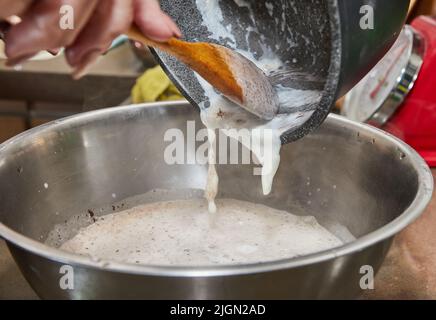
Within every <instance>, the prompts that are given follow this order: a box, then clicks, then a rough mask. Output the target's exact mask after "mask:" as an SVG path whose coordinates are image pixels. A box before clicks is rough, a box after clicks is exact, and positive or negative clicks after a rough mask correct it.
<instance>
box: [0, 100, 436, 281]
mask: <svg viewBox="0 0 436 320" xmlns="http://www.w3.org/2000/svg"><path fill="white" fill-rule="evenodd" d="M189 105H190V104H189V103H188V102H187V101H186V102H183V101H173V102H165V103H148V104H140V105H130V106H122V107H114V108H108V109H101V110H97V111H91V112H86V113H81V114H78V115H74V116H71V117H67V118H64V119H61V120H56V121H53V122H50V123H47V124H45V125H42V126H39V127H36V128H33V129H31V130H29V131H26V132H24V133H21V134H19V135H17V136H16V137H14V138H12V139H10V140H8V141H6V142H5V143H3V144H1V145H0V160H1V158H2V153H3V152H4V151H5V150H7V149H8V148H11V147H13V146H14V145H16V144H18V143H19V142H23V141H25V140H26V139H32V138H33V137H35V136H37V135H38V134H42V133H43V132H45V131H47V130H51V129H52V128H54V127H57V126H67V125H75V124H76V125H77V124H82V123H88V122H90V121H97V120H98V119H101V117H102V116H108V115H111V114H118V113H119V114H125V113H131V112H132V113H135V112H140V111H141V110H144V109H147V108H156V107H159V108H174V107H177V108H180V106H189ZM326 121H327V122H329V123H333V124H337V125H338V126H342V127H343V128H353V129H354V130H356V131H360V132H367V133H371V134H372V135H374V136H376V137H377V138H379V139H382V140H385V141H386V142H388V143H390V144H393V145H394V146H396V147H397V148H398V149H399V150H400V151H401V152H403V153H404V154H405V155H406V157H408V158H409V161H410V162H411V164H412V166H413V167H414V169H415V171H416V174H417V176H418V181H419V186H418V190H417V194H416V197H415V199H414V200H413V202H412V203H411V204H410V206H409V207H408V208H407V209H406V210H405V211H404V212H403V213H402V214H401V215H400V216H398V217H397V218H396V219H394V220H393V221H391V222H390V223H388V224H386V225H384V226H383V227H381V228H379V229H377V230H375V231H373V232H371V233H368V234H366V235H364V236H362V237H360V238H358V239H356V240H355V241H352V242H350V243H347V244H345V245H343V246H340V247H337V248H333V249H329V250H325V251H321V252H317V253H313V254H310V255H305V256H302V257H297V258H288V259H282V260H275V261H269V262H263V263H255V264H239V265H219V266H198V267H192V266H157V265H156V266H154V265H137V264H128V263H121V262H114V261H108V260H95V259H92V258H91V257H87V256H81V255H78V254H74V253H69V252H65V251H62V250H60V249H57V248H54V247H50V246H48V245H46V244H43V243H41V242H38V241H36V240H34V239H31V238H29V237H26V236H24V235H22V234H20V233H19V232H17V231H14V230H12V229H11V228H9V227H7V226H6V225H5V224H3V223H2V222H0V237H3V238H4V240H6V242H7V243H8V245H10V244H12V245H14V246H16V247H18V248H21V249H23V250H25V251H28V252H30V253H32V254H34V255H37V256H40V257H43V258H46V259H49V260H51V261H55V262H57V263H59V264H62V265H71V266H77V267H83V268H92V269H98V270H104V271H112V272H118V273H129V274H137V275H144V276H167V277H216V276H236V275H243V274H254V273H262V272H270V271H277V270H284V269H289V268H297V267H303V266H307V265H310V264H316V263H321V262H325V261H328V260H331V259H334V258H337V257H340V256H345V255H348V254H352V253H355V252H359V251H362V250H364V249H366V248H368V247H370V246H372V245H375V244H377V243H379V242H382V241H384V240H387V239H389V238H392V237H393V236H395V235H396V234H397V233H398V232H400V231H401V230H403V229H404V228H406V227H407V226H408V225H409V224H411V223H412V222H413V221H415V220H416V219H417V218H418V217H419V216H420V215H421V214H422V213H423V211H424V210H425V208H426V207H427V205H428V203H429V202H430V200H431V197H432V194H433V187H434V180H433V175H432V173H431V170H430V168H429V167H428V165H427V163H426V162H425V161H424V160H423V159H422V158H421V156H420V155H419V154H418V153H417V152H416V151H415V150H413V149H412V148H411V147H410V146H408V145H407V144H406V143H404V142H403V141H401V140H399V139H398V138H396V137H394V136H392V135H391V134H388V133H386V132H383V131H381V130H379V129H377V128H375V127H371V126H369V125H366V124H361V123H357V122H354V121H351V120H348V119H346V118H344V117H342V116H338V115H330V116H329V117H328V119H327V120H326Z"/></svg>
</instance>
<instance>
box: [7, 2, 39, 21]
mask: <svg viewBox="0 0 436 320" xmlns="http://www.w3.org/2000/svg"><path fill="white" fill-rule="evenodd" d="M32 2H33V0H0V19H1V20H4V19H6V18H8V17H10V16H13V15H16V16H20V15H21V14H22V13H23V12H25V11H26V9H27V8H28V7H29V6H30V5H31V4H32Z"/></svg>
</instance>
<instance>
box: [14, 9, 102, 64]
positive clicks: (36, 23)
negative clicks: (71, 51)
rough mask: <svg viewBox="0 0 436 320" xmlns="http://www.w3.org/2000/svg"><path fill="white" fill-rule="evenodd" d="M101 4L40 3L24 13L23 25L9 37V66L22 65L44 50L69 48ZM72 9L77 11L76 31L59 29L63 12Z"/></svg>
mask: <svg viewBox="0 0 436 320" xmlns="http://www.w3.org/2000/svg"><path fill="white" fill-rule="evenodd" d="M97 3H98V0H38V1H36V2H35V3H34V4H33V6H32V8H31V10H29V11H27V12H26V13H24V15H23V16H22V22H21V23H19V24H17V25H15V26H13V27H12V28H11V29H10V30H9V31H8V33H7V35H6V55H7V56H8V57H9V59H10V61H9V64H12V63H20V62H21V61H23V60H26V59H28V58H29V57H32V56H33V55H35V54H36V53H38V52H39V51H42V50H50V49H57V48H61V47H66V46H68V45H70V44H71V43H72V42H73V41H74V39H75V38H76V36H77V35H78V34H79V33H80V31H81V30H82V29H83V27H84V26H85V24H86V23H87V21H88V20H89V18H90V16H91V14H92V12H93V11H94V9H95V7H96V5H97ZM63 5H70V6H71V7H72V8H73V10H74V28H73V30H63V29H62V28H61V27H60V24H59V22H60V18H61V15H60V8H61V7H62V6H63Z"/></svg>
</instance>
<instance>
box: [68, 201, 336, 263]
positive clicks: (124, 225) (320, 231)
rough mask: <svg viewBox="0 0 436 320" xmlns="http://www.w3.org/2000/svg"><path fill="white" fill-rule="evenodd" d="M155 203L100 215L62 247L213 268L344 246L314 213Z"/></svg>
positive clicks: (245, 204)
mask: <svg viewBox="0 0 436 320" xmlns="http://www.w3.org/2000/svg"><path fill="white" fill-rule="evenodd" d="M217 206H218V208H219V213H217V214H210V213H209V212H208V206H207V202H206V201H205V200H204V199H192V200H176V201H163V202H156V203H149V204H146V205H142V206H138V207H135V208H132V209H129V210H125V211H122V212H119V213H114V214H110V215H106V216H104V217H101V218H98V219H97V221H96V222H95V223H94V224H91V225H90V226H88V227H86V228H83V229H81V230H80V232H79V233H78V234H77V235H76V236H75V237H73V238H72V239H70V240H69V241H67V242H65V243H64V244H63V245H62V246H61V249H62V250H66V251H69V252H74V253H78V254H82V255H89V256H91V257H93V258H94V259H96V258H97V259H102V260H109V261H117V262H127V263H134V264H143V265H163V266H165V265H171V266H209V265H229V264H246V263H258V262H267V261H274V260H280V259H287V258H293V257H298V256H302V255H307V254H310V253H315V252H318V251H322V250H326V249H330V248H333V247H337V246H340V245H342V244H343V243H344V242H343V240H341V239H339V238H338V237H337V236H335V235H333V234H332V233H330V232H329V231H327V230H326V229H325V228H323V227H322V226H321V225H319V224H318V222H317V221H316V219H315V218H314V217H299V216H295V215H292V214H290V213H288V212H285V211H280V210H276V209H272V208H269V207H266V206H264V205H260V204H253V203H249V202H244V201H238V200H232V199H219V200H217Z"/></svg>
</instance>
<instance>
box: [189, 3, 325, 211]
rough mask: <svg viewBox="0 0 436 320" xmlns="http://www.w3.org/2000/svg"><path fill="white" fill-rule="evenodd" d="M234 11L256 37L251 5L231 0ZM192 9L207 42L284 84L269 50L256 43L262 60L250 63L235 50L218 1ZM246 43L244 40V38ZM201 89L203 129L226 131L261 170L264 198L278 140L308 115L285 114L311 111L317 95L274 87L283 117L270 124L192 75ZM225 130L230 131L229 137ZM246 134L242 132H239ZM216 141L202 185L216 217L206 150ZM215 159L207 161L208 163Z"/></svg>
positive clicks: (282, 71)
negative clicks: (239, 9) (240, 10)
mask: <svg viewBox="0 0 436 320" xmlns="http://www.w3.org/2000/svg"><path fill="white" fill-rule="evenodd" d="M235 2H236V4H237V5H238V6H244V7H247V8H248V9H249V11H250V17H251V20H252V22H253V25H251V26H249V29H247V30H248V31H247V32H250V30H251V32H256V33H259V32H258V29H257V27H256V25H255V19H254V16H253V12H252V9H251V4H250V3H249V2H247V1H243V0H235ZM196 4H197V8H198V10H199V12H200V13H201V14H202V17H203V26H205V27H206V28H207V29H208V31H209V32H210V35H209V38H210V39H214V40H218V41H222V40H223V39H227V45H228V46H229V47H231V48H233V49H234V50H235V51H237V52H238V53H240V54H242V55H243V56H245V57H246V58H247V59H249V60H251V61H252V62H253V63H255V64H256V65H257V66H258V67H259V68H260V69H261V70H263V71H264V73H265V74H266V75H267V76H273V75H275V76H276V75H281V77H280V79H286V77H287V73H288V72H290V70H287V69H286V68H285V69H283V67H284V66H285V64H284V63H283V61H281V59H280V58H279V57H278V56H277V55H276V53H275V52H274V50H273V49H271V48H269V46H267V45H265V44H264V43H263V42H262V43H259V45H260V47H261V48H262V51H263V55H262V56H261V57H259V58H256V57H255V56H254V55H253V54H252V53H251V52H249V51H245V50H240V49H238V48H237V43H236V39H235V37H234V35H233V34H232V33H231V25H225V24H224V17H223V14H222V11H221V8H220V5H219V0H196ZM247 41H248V35H247ZM196 76H197V79H198V81H199V83H200V85H201V86H202V88H203V90H204V92H205V96H206V97H207V98H208V101H207V102H203V103H200V107H201V119H202V121H203V123H204V125H205V126H206V127H207V128H208V129H210V130H209V131H212V130H217V129H227V130H226V131H224V132H225V133H226V134H227V135H228V136H229V137H231V138H234V139H237V140H238V141H239V142H240V143H242V144H243V145H244V146H245V147H246V148H248V149H249V150H251V151H252V152H253V154H254V155H255V156H256V158H257V160H258V161H259V163H260V164H261V165H262V171H261V175H262V189H263V193H264V194H265V195H268V194H270V193H271V191H272V184H273V181H274V177H275V175H276V173H277V170H278V168H279V164H280V149H281V139H280V137H281V135H282V134H283V133H285V132H286V131H289V130H293V129H295V128H297V127H299V126H300V125H301V124H303V123H304V122H306V121H307V120H308V119H309V118H310V116H311V115H312V113H313V110H307V111H298V112H291V113H289V110H290V109H292V108H298V107H301V106H305V105H311V104H312V105H313V104H316V103H318V102H319V101H320V99H321V92H319V91H313V90H297V89H294V88H290V87H286V86H283V85H282V84H280V83H278V84H276V85H275V86H274V89H275V90H276V92H277V96H278V99H279V104H280V106H283V108H286V110H287V113H284V114H278V115H277V116H276V117H275V118H274V119H273V120H271V121H269V122H265V121H263V120H260V119H259V118H257V117H256V116H254V115H252V114H251V113H249V112H247V111H245V110H244V109H242V108H241V107H239V106H238V105H236V104H234V103H233V102H231V101H229V100H228V99H226V98H225V97H223V96H222V95H221V94H219V93H218V92H216V91H215V89H214V88H213V87H212V86H211V85H210V84H209V83H208V82H206V81H205V80H204V79H203V78H201V76H199V75H196ZM229 129H236V133H235V134H232V132H235V131H230V130H229ZM241 129H246V130H241ZM215 139H216V136H215V134H214V135H209V141H210V143H211V147H210V148H209V162H210V168H209V172H208V182H207V186H206V194H205V196H206V198H207V199H208V201H209V208H210V209H211V210H210V211H211V212H215V211H216V206H215V202H214V199H215V196H216V194H217V189H218V181H219V179H218V176H217V174H216V168H215V162H213V163H211V159H212V157H213V158H215V154H214V151H213V149H214V148H213V146H212V144H213V143H214V142H215ZM214 160H215V159H213V161H214Z"/></svg>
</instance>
